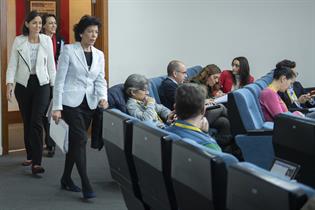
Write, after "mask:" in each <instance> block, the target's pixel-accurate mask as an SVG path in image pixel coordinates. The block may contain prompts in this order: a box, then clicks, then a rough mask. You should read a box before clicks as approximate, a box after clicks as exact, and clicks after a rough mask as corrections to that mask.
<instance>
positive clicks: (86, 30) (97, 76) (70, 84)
mask: <svg viewBox="0 0 315 210" xmlns="http://www.w3.org/2000/svg"><path fill="white" fill-rule="evenodd" d="M100 25H101V23H100V22H99V20H98V19H96V18H95V17H93V16H83V17H82V18H81V19H80V21H79V23H78V24H76V25H75V27H74V33H75V40H76V41H77V42H76V43H74V44H69V45H65V47H64V49H63V51H62V53H61V54H60V57H59V60H58V66H57V69H58V70H57V76H56V81H55V86H54V91H53V107H52V110H53V113H52V117H53V119H54V120H55V121H56V123H58V120H59V119H60V118H61V114H62V118H63V119H64V120H65V122H66V123H67V124H68V125H69V149H68V153H67V155H66V161H65V168H64V172H63V176H62V178H61V187H62V188H63V189H65V190H68V191H74V192H80V191H81V189H80V188H79V187H78V186H76V185H75V184H74V183H73V181H72V179H71V173H72V168H73V166H74V164H76V166H77V169H78V172H79V175H80V177H81V183H82V192H83V197H84V198H86V199H89V198H94V197H95V196H96V195H95V193H94V191H93V189H92V186H91V184H90V182H89V179H88V176H87V167H86V143H87V139H88V136H87V129H88V128H89V125H90V123H91V120H92V117H93V114H94V111H95V109H96V108H97V106H99V107H101V108H104V109H105V108H107V107H108V103H107V84H106V80H105V78H104V77H105V76H104V69H105V61H104V54H103V52H102V51H100V50H98V49H96V48H95V47H93V45H94V43H95V41H96V38H97V36H98V29H99V27H100Z"/></svg>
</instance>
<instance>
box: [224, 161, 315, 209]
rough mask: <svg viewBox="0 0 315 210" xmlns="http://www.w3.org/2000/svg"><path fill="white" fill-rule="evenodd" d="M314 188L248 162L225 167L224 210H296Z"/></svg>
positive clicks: (312, 192)
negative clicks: (225, 198)
mask: <svg viewBox="0 0 315 210" xmlns="http://www.w3.org/2000/svg"><path fill="white" fill-rule="evenodd" d="M314 194H315V191H314V189H312V188H310V187H307V186H305V185H302V184H299V183H296V182H292V181H287V180H285V179H283V178H281V177H277V176H276V175H273V174H271V173H270V172H269V171H266V170H263V169H261V168H259V167H256V166H255V165H253V164H250V163H237V164H233V165H230V166H229V168H228V190H227V209H229V210H266V209H267V210H274V209H275V210H300V209H301V207H302V206H303V205H304V203H305V202H306V201H307V199H308V198H309V197H311V196H313V195H314Z"/></svg>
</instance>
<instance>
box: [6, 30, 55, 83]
mask: <svg viewBox="0 0 315 210" xmlns="http://www.w3.org/2000/svg"><path fill="white" fill-rule="evenodd" d="M35 68H36V75H37V78H38V80H39V84H40V85H41V86H42V85H46V84H49V83H50V85H51V86H53V85H54V82H55V76H56V64H55V59H54V51H53V44H52V41H51V38H50V37H49V36H47V35H45V34H39V47H38V54H37V60H36V67H35ZM30 74H31V58H30V50H29V47H28V36H24V35H20V36H17V37H16V38H15V40H14V42H13V46H12V49H11V56H10V60H9V64H8V69H7V75H6V84H8V83H14V82H17V83H19V84H21V85H23V86H25V87H27V82H28V79H29V77H30Z"/></svg>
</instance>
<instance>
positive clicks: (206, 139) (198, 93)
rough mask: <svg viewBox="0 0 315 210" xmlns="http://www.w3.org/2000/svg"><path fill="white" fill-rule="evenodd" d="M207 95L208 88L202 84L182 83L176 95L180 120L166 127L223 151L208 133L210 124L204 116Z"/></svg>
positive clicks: (176, 108) (181, 135)
mask: <svg viewBox="0 0 315 210" xmlns="http://www.w3.org/2000/svg"><path fill="white" fill-rule="evenodd" d="M206 95H207V91H206V89H205V88H203V87H202V86H200V85H197V84H191V83H186V84H182V85H180V86H179V87H178V88H177V90H176V97H175V112H176V115H177V118H178V120H176V121H175V122H174V123H173V124H172V125H171V126H170V127H167V128H165V129H166V130H167V131H169V132H172V133H175V134H177V135H178V136H180V137H182V138H189V139H191V140H194V141H196V142H197V143H198V144H201V145H203V146H205V147H209V148H211V149H214V150H217V151H222V150H221V148H220V146H219V145H218V144H217V142H216V141H215V140H214V139H213V138H211V137H210V136H209V134H208V129H209V124H208V121H207V119H206V118H205V117H204V114H205V103H204V101H205V99H206Z"/></svg>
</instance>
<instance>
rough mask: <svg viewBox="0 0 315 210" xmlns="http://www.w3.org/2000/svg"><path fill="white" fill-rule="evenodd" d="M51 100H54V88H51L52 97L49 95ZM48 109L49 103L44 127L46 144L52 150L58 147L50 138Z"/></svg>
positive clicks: (44, 118)
mask: <svg viewBox="0 0 315 210" xmlns="http://www.w3.org/2000/svg"><path fill="white" fill-rule="evenodd" d="M49 99H50V100H51V99H52V87H51V88H50V95H49ZM48 108H49V103H48V106H47V108H46V110H45V115H44V117H43V125H44V130H45V144H46V146H47V148H48V149H49V150H51V149H52V147H55V146H56V143H55V142H54V140H53V139H52V138H51V137H50V135H49V127H50V123H49V120H50V119H48V118H47V117H46V113H47V111H48Z"/></svg>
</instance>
